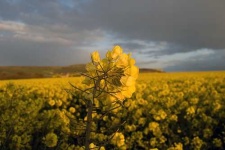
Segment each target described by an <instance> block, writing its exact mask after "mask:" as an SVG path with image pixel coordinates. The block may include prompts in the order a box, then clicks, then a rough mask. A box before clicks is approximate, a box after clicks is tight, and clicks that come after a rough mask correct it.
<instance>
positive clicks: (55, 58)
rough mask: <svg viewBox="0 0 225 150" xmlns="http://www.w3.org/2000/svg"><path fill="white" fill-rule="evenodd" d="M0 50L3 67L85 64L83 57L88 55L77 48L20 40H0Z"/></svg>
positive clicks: (0, 61) (0, 60)
mask: <svg viewBox="0 0 225 150" xmlns="http://www.w3.org/2000/svg"><path fill="white" fill-rule="evenodd" d="M0 49H1V55H0V64H1V65H3V66H4V65H12V66H15V65H19V66H27V65H31V66H35V65H39V66H46V65H51V66H57V65H71V64H74V62H76V63H86V62H85V59H86V57H85V56H88V54H89V53H87V52H85V51H83V50H82V49H79V48H78V49H76V50H73V49H72V48H69V47H67V48H66V49H65V46H63V45H61V44H58V43H52V42H50V43H48V42H46V43H38V42H36V41H29V42H27V41H24V40H21V39H4V40H0ZM9 49H10V50H9ZM81 54H84V55H81Z"/></svg>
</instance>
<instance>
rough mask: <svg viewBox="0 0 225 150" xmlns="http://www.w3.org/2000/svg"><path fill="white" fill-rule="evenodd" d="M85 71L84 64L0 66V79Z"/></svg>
mask: <svg viewBox="0 0 225 150" xmlns="http://www.w3.org/2000/svg"><path fill="white" fill-rule="evenodd" d="M84 72H86V70H85V64H76V65H70V66H0V80H7V79H29V78H51V77H74V76H79V75H80V73H84ZM140 72H163V71H162V70H159V69H149V68H141V69H140Z"/></svg>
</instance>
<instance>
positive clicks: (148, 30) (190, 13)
mask: <svg viewBox="0 0 225 150" xmlns="http://www.w3.org/2000/svg"><path fill="white" fill-rule="evenodd" d="M76 5H77V6H76V7H73V8H66V7H65V6H63V5H62V3H59V2H58V1H53V0H46V1H43V0H40V1H37V0H33V1H23V0H21V1H20V2H18V3H13V4H12V3H11V4H10V3H7V2H6V1H1V4H0V7H1V14H3V15H1V16H3V18H6V19H7V18H13V19H19V20H23V21H25V22H27V23H36V24H38V23H39V24H44V23H47V24H48V23H49V24H51V23H59V24H60V23H61V24H63V23H65V24H67V25H69V26H70V27H72V26H73V27H74V29H80V30H84V29H85V30H93V29H98V28H100V29H104V30H106V31H109V32H112V33H114V34H115V35H117V37H119V38H123V39H139V40H145V41H146V40H148V41H166V42H169V43H173V44H179V45H183V46H186V47H192V48H194V49H197V48H212V49H221V48H225V42H224V41H225V15H224V14H225V1H221V0H214V1H212V0H198V1H189V0H169V1H156V0H140V1H136V0H122V1H121V0H114V1H111V0H98V1H94V0H92V1H87V2H86V3H82V2H81V3H77V4H76ZM10 8H11V9H10ZM9 10H10V11H9ZM11 11H12V12H11ZM13 14H14V15H13ZM15 16H17V17H15Z"/></svg>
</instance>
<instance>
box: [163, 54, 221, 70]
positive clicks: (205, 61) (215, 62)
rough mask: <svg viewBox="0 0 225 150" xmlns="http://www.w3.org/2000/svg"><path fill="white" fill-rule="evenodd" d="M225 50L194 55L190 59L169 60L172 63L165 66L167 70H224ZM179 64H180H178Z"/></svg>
mask: <svg viewBox="0 0 225 150" xmlns="http://www.w3.org/2000/svg"><path fill="white" fill-rule="evenodd" d="M224 60H225V50H221V51H215V52H214V53H213V54H210V55H208V56H204V57H201V56H200V57H199V56H196V57H195V56H193V57H192V58H190V59H188V60H179V61H172V62H168V63H169V64H170V63H171V64H174V65H170V66H168V67H165V70H166V71H199V70H205V71H210V70H224V69H225V63H224ZM178 64H179V65H178Z"/></svg>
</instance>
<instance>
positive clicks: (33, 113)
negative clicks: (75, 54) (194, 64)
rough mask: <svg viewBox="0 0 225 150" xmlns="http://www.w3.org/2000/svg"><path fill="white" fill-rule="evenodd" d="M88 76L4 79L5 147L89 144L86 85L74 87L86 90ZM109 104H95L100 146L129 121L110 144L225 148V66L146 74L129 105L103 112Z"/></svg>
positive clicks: (0, 87)
mask: <svg viewBox="0 0 225 150" xmlns="http://www.w3.org/2000/svg"><path fill="white" fill-rule="evenodd" d="M95 59H96V61H97V60H98V57H96V58H95ZM83 79H84V77H76V78H48V79H27V80H7V81H0V100H1V104H0V108H1V109H0V114H1V115H0V117H1V118H2V119H1V121H0V133H1V135H0V141H6V142H5V143H0V147H1V148H2V147H3V145H4V144H7V143H8V144H9V143H10V144H9V146H10V147H12V149H16V148H19V149H40V148H44V147H45V144H46V145H49V147H50V148H52V147H55V146H56V145H57V144H58V147H61V148H64V147H67V149H71V150H72V149H82V142H81V141H79V140H80V139H79V138H77V137H79V136H83V135H84V131H83V130H82V129H81V128H82V126H81V124H84V122H85V119H86V117H87V116H86V109H85V103H84V101H82V100H81V99H82V98H81V97H79V91H76V90H75V91H73V92H74V93H70V92H68V91H67V90H66V89H73V88H72V86H71V85H70V84H69V83H71V84H72V85H75V86H76V87H78V88H80V89H83V88H84V87H86V85H83V84H82V81H83ZM9 83H13V85H12V86H9V85H10V84H9ZM7 85H8V86H7ZM20 88H21V90H17V89H20ZM9 102H10V103H9ZM104 102H105V100H104V99H101V98H99V99H98V100H97V101H96V103H95V106H96V107H98V108H99V109H97V110H98V112H96V113H95V114H93V116H92V117H93V119H94V120H96V121H94V122H93V130H97V131H98V132H97V133H91V140H92V141H93V143H94V144H93V143H92V146H93V145H97V146H102V145H99V143H102V142H103V141H105V140H107V139H108V137H110V136H111V134H112V133H111V132H109V131H111V127H112V126H118V124H122V126H121V127H120V130H118V131H117V132H116V134H115V135H116V136H115V137H114V138H112V139H111V141H110V142H109V144H108V145H105V146H103V147H102V149H104V148H105V149H112V148H113V149H169V150H175V149H176V150H177V149H196V150H197V149H224V148H225V147H224V146H225V138H224V137H225V132H224V131H225V123H224V120H225V72H224V71H218V72H216V71H215V72H187V73H183V72H182V73H140V74H139V77H138V79H137V84H136V92H135V93H134V94H133V95H132V97H131V98H127V99H126V100H125V101H124V102H123V105H124V106H123V107H122V108H117V109H115V110H113V111H112V113H110V114H108V116H104V117H103V116H102V114H103V113H104V111H105V110H106V107H105V106H104V104H105V103H104ZM98 119H100V121H97V120H98ZM78 124H79V125H78ZM12 125H13V129H14V130H13V132H9V131H11V130H12ZM27 129H29V130H27ZM78 129H79V130H78ZM39 131H43V133H39ZM112 131H114V130H113V129H112ZM115 131H116V130H115ZM31 135H34V136H35V138H34V137H33V136H31ZM50 135H51V136H50ZM6 137H7V138H6ZM51 138H52V139H51ZM7 140H8V142H7ZM34 140H36V142H37V143H39V144H37V145H36V147H35V146H32V145H30V142H31V141H34ZM47 140H48V141H47ZM103 145H104V144H103Z"/></svg>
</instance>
